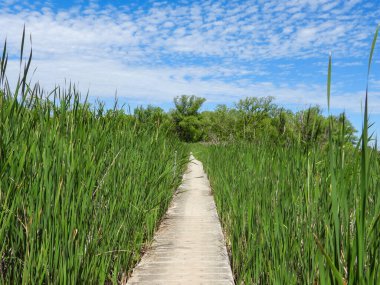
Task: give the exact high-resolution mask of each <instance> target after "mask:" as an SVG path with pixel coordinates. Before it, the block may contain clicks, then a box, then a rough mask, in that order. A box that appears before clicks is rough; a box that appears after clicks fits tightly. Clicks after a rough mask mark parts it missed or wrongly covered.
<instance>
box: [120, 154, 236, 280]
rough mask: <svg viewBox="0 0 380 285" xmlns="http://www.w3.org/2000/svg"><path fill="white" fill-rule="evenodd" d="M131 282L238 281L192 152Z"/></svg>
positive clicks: (209, 190) (208, 187)
mask: <svg viewBox="0 0 380 285" xmlns="http://www.w3.org/2000/svg"><path fill="white" fill-rule="evenodd" d="M127 284H169V285H170V284H234V282H233V277H232V272H231V267H230V264H229V260H228V255H227V251H226V246H225V241H224V237H223V233H222V229H221V226H220V222H219V218H218V214H217V212H216V209H215V203H214V199H213V196H212V194H211V188H210V184H209V181H208V179H207V176H206V174H205V173H204V171H203V166H202V163H201V162H200V161H198V160H196V159H194V157H193V156H191V157H190V163H189V165H188V168H187V171H186V173H185V175H184V177H183V182H182V185H181V186H180V187H179V189H178V193H177V194H176V195H175V197H174V199H173V201H172V204H171V206H170V208H169V210H168V212H167V214H166V216H165V219H164V220H163V222H162V223H161V225H160V227H159V229H158V231H157V232H156V234H155V236H154V241H153V244H152V247H151V248H150V249H149V250H148V252H147V253H146V254H145V255H144V256H143V258H142V260H141V262H140V263H139V264H138V265H137V267H136V268H135V269H134V271H133V273H132V276H131V278H130V279H129V280H128V282H127Z"/></svg>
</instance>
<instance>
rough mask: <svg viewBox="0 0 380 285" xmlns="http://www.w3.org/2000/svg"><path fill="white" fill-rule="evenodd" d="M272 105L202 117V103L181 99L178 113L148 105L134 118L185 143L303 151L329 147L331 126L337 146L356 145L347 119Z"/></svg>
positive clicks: (267, 101) (257, 101)
mask: <svg viewBox="0 0 380 285" xmlns="http://www.w3.org/2000/svg"><path fill="white" fill-rule="evenodd" d="M273 100H274V98H273V97H260V98H257V97H247V98H244V99H241V100H239V101H238V102H236V103H235V104H234V105H233V107H227V106H226V105H218V106H217V107H216V108H215V110H214V111H203V112H200V109H201V107H202V105H203V103H204V102H205V101H206V100H205V99H204V98H201V97H197V96H194V95H191V96H190V95H182V96H178V97H175V98H174V106H175V108H174V109H172V110H171V111H170V112H168V113H165V112H164V111H163V110H162V109H161V108H158V107H154V106H151V105H148V106H147V107H146V108H143V107H138V108H136V109H135V112H134V117H135V119H136V121H138V122H140V123H143V124H148V125H151V126H152V127H155V128H157V130H158V129H162V128H165V129H166V130H168V131H169V132H171V133H173V134H175V135H176V136H178V138H179V139H181V140H182V141H185V142H197V141H206V142H212V143H220V142H227V143H228V142H235V141H239V140H245V141H251V142H263V141H265V142H273V143H276V144H291V143H292V142H295V141H297V142H298V143H300V144H303V145H305V146H308V145H311V144H314V143H318V144H322V145H323V144H325V143H327V141H328V137H329V136H328V135H329V130H330V123H331V126H332V130H331V131H332V134H333V139H334V140H335V141H339V142H342V143H344V144H348V145H349V144H352V143H353V142H355V141H356V140H357V138H356V137H355V131H356V130H355V129H354V127H353V126H352V124H351V122H350V121H349V120H348V119H347V117H346V115H345V114H344V113H342V114H340V115H338V116H330V117H326V116H323V114H322V110H321V108H320V107H318V106H312V107H309V108H307V109H306V110H302V111H299V112H296V113H294V112H292V111H290V110H287V109H285V108H283V107H279V106H277V105H276V104H275V103H274V102H273ZM263 138H265V140H263Z"/></svg>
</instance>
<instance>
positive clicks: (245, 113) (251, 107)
mask: <svg viewBox="0 0 380 285" xmlns="http://www.w3.org/2000/svg"><path fill="white" fill-rule="evenodd" d="M273 99H274V98H273V97H271V96H269V97H260V98H257V97H247V98H245V99H241V100H239V102H238V103H236V104H235V106H236V109H237V111H238V112H239V113H240V119H241V124H242V129H243V138H244V139H248V140H253V139H255V138H256V137H257V136H259V135H262V131H263V130H266V131H268V129H267V128H268V127H271V125H270V124H268V122H270V120H268V118H271V117H273V115H274V111H275V110H276V109H277V106H276V105H275V104H274V103H273Z"/></svg>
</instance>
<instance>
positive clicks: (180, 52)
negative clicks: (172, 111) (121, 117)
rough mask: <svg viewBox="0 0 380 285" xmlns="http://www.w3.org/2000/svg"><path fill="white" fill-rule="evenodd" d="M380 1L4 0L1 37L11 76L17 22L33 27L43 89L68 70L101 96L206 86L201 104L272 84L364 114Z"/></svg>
mask: <svg viewBox="0 0 380 285" xmlns="http://www.w3.org/2000/svg"><path fill="white" fill-rule="evenodd" d="M379 23H380V1H377V0H372V1H359V0H289V1H277V0H276V1H275V0H266V1H260V0H257V1H234V0H230V1H207V0H206V1H184V0H182V1H121V0H118V1H79V0H74V1H13V0H0V40H4V39H5V38H7V41H8V45H9V50H10V53H11V58H13V60H11V62H10V65H9V70H8V71H9V72H8V77H9V79H10V80H12V79H14V78H16V76H17V74H18V65H17V60H16V57H17V55H18V53H19V46H20V38H21V33H22V28H23V25H24V24H25V25H26V30H27V33H30V34H32V38H33V54H34V60H33V65H34V67H37V70H36V72H35V74H34V75H33V80H34V81H39V82H40V83H41V85H42V86H44V87H45V88H46V89H49V88H52V87H53V86H54V85H55V84H60V85H64V82H65V80H66V81H70V80H71V81H72V82H74V83H78V86H79V88H80V90H82V91H83V92H84V93H85V92H86V91H87V90H89V92H90V96H92V98H100V99H101V100H104V101H105V102H107V103H108V104H111V102H112V101H113V98H114V95H115V91H116V90H117V94H118V98H119V102H120V103H126V104H130V105H131V106H132V107H133V106H136V105H138V104H143V105H146V104H155V105H159V106H161V107H164V108H165V109H168V108H170V107H171V106H172V104H171V102H172V99H173V97H174V96H177V95H181V94H195V95H197V96H202V97H205V98H207V103H206V104H205V109H210V108H213V107H214V106H215V105H217V104H227V105H230V106H231V105H232V104H233V102H236V101H237V100H239V99H240V98H244V97H247V96H274V97H275V98H276V103H278V104H279V105H282V106H285V107H288V108H291V109H292V110H294V111H296V110H300V109H303V108H305V107H308V106H310V105H316V104H318V105H320V106H321V107H322V108H324V109H326V76H327V63H328V55H329V53H330V52H331V53H332V56H333V86H332V99H331V105H332V107H333V109H332V112H333V113H338V112H341V111H343V110H345V111H346V112H347V114H348V115H349V118H350V119H351V120H352V121H353V123H354V125H355V126H356V128H360V126H361V117H362V108H361V104H362V102H363V98H364V97H363V96H364V90H365V85H366V69H367V63H368V55H369V51H370V45H371V41H372V37H373V34H374V31H375V29H376V26H377V25H378V24H379ZM379 47H380V43H379V45H378V47H377V48H376V52H375V58H374V66H373V70H372V74H371V77H370V113H371V119H372V121H373V122H375V126H376V127H375V128H374V129H373V130H377V133H380V126H379V125H380V72H379V71H380V53H379V51H380V48H379Z"/></svg>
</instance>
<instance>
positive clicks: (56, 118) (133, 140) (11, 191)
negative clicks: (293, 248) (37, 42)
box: [0, 32, 187, 284]
mask: <svg viewBox="0 0 380 285" xmlns="http://www.w3.org/2000/svg"><path fill="white" fill-rule="evenodd" d="M24 38H25V32H24V35H23V40H22V45H21V49H22V52H21V57H20V67H22V68H21V72H20V77H19V80H18V83H17V85H16V87H15V88H14V89H11V88H10V86H9V84H8V81H7V77H6V66H7V58H8V57H7V51H6V44H5V45H4V49H3V53H2V57H1V65H0V283H5V284H104V283H107V284H109V283H113V284H117V283H118V282H122V281H125V279H126V278H127V276H128V274H130V272H131V270H132V268H133V266H134V265H135V264H136V262H137V261H138V260H139V258H140V257H141V254H142V251H143V250H144V246H145V244H146V243H147V242H149V240H151V238H152V235H153V232H154V229H155V227H156V226H157V224H158V222H159V220H160V218H161V217H162V215H163V214H164V213H165V211H166V208H167V206H168V203H169V202H170V199H171V197H172V194H173V191H174V189H175V188H176V187H177V186H178V184H179V182H180V176H179V175H174V166H175V163H176V164H177V165H176V166H177V168H178V167H179V169H180V168H181V167H182V166H183V165H184V164H185V163H186V161H187V150H186V147H185V146H184V145H183V144H181V143H180V142H179V141H178V140H177V139H175V138H171V137H169V136H168V135H167V134H166V133H164V132H158V131H157V130H156V129H150V128H144V127H138V128H137V127H136V124H137V122H136V121H135V120H134V118H133V117H132V116H130V115H126V114H124V112H122V111H120V110H117V109H116V108H115V109H114V110H109V111H106V110H104V108H103V106H102V105H99V106H97V107H91V106H90V105H89V104H87V103H86V102H83V101H81V98H80V95H79V94H78V92H77V90H76V89H75V87H74V86H69V87H68V88H66V89H60V88H56V89H55V90H53V91H52V92H50V93H49V94H48V93H46V92H43V91H42V90H41V88H40V87H39V86H38V85H33V86H31V85H30V83H28V70H29V67H30V60H31V57H32V51H30V54H29V57H28V58H27V60H26V61H25V62H24V61H23V59H22V57H23V56H22V53H23V52H24ZM52 68H54V67H52ZM47 97H49V99H48V98H47Z"/></svg>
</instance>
